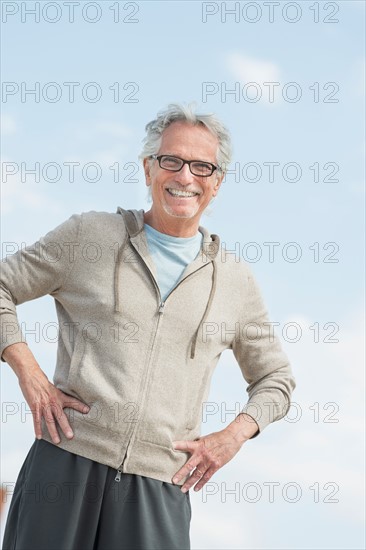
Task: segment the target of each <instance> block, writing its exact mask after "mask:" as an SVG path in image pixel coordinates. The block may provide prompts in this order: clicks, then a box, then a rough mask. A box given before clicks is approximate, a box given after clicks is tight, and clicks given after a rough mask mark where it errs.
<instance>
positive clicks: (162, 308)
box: [159, 302, 165, 313]
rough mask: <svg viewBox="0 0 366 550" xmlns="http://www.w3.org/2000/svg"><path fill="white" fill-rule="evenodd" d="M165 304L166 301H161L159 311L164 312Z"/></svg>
mask: <svg viewBox="0 0 366 550" xmlns="http://www.w3.org/2000/svg"><path fill="white" fill-rule="evenodd" d="M164 306H165V303H164V302H160V306H159V313H164Z"/></svg>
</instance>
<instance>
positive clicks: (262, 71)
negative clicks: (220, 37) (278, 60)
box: [227, 52, 280, 85]
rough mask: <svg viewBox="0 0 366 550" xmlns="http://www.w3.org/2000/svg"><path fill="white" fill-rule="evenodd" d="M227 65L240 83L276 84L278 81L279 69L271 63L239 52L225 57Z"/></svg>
mask: <svg viewBox="0 0 366 550" xmlns="http://www.w3.org/2000/svg"><path fill="white" fill-rule="evenodd" d="M227 65H228V68H229V70H230V71H231V73H232V74H233V76H234V77H235V78H237V79H238V80H240V82H241V83H243V84H245V83H247V82H257V83H258V84H261V85H262V84H263V82H278V81H279V80H280V68H279V66H278V65H276V64H275V63H272V62H271V61H265V60H263V59H257V58H253V57H249V56H248V55H244V54H242V53H239V52H231V53H229V54H228V55H227Z"/></svg>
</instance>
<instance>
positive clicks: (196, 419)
mask: <svg viewBox="0 0 366 550" xmlns="http://www.w3.org/2000/svg"><path fill="white" fill-rule="evenodd" d="M209 374H210V371H209V369H208V368H206V369H205V372H204V373H202V378H201V381H200V383H199V384H197V385H196V386H195V385H194V384H191V385H189V386H188V388H187V408H186V410H187V422H186V429H187V430H193V429H194V428H195V427H196V425H197V423H198V425H199V426H200V425H201V423H202V401H203V396H204V394H205V390H206V389H207V383H208V377H209Z"/></svg>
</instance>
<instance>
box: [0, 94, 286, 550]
mask: <svg viewBox="0 0 366 550" xmlns="http://www.w3.org/2000/svg"><path fill="white" fill-rule="evenodd" d="M146 132H147V135H146V138H145V140H144V148H143V152H142V155H141V158H142V159H143V166H144V171H145V177H146V184H147V186H149V188H150V189H151V197H152V206H151V208H150V210H148V211H147V212H145V211H144V210H134V209H132V210H124V209H122V208H118V210H117V212H116V213H115V214H113V213H106V212H96V211H91V212H86V213H82V214H74V215H73V216H71V217H70V218H69V219H68V220H67V221H65V222H64V223H62V224H61V225H59V226H58V227H56V228H55V229H54V230H52V231H50V232H49V233H47V234H46V235H45V236H44V237H42V238H41V239H40V240H39V241H37V242H36V243H35V244H34V245H32V246H30V247H27V248H25V249H23V250H21V251H19V252H17V253H16V254H14V255H12V256H10V257H9V258H7V259H6V262H5V263H4V264H3V266H2V270H1V271H2V284H1V294H2V295H1V313H2V319H3V320H2V323H3V328H2V347H1V352H2V360H3V361H4V360H5V361H6V362H7V363H8V364H9V365H10V366H11V367H12V369H13V370H14V371H15V373H16V375H17V376H18V379H19V384H20V388H21V391H22V392H23V395H24V398H25V400H26V401H27V403H28V405H29V407H30V409H31V410H32V414H33V420H34V429H35V435H36V439H35V441H34V443H33V445H32V447H31V448H30V450H29V452H28V455H27V457H26V459H25V462H24V464H23V466H22V468H21V471H20V473H19V476H18V479H17V482H16V486H15V490H14V495H13V498H12V501H11V505H10V509H9V515H8V519H7V525H6V529H5V538H4V546H3V548H4V550H10V549H12V550H80V549H84V550H123V549H129V550H130V549H159V550H162V549H170V550H172V549H179V550H181V549H185V548H190V539H189V528H190V521H191V506H190V497H189V489H190V488H191V487H194V490H199V489H201V488H202V487H203V486H204V484H205V483H207V481H208V480H210V479H211V478H212V476H213V474H214V473H215V472H216V471H217V470H218V469H219V468H221V467H222V466H224V465H225V464H226V463H227V462H229V461H230V460H231V459H232V458H233V457H234V456H235V455H236V454H237V453H238V451H239V450H240V448H241V447H242V445H243V443H244V442H246V441H247V440H248V439H250V438H253V437H254V436H256V435H258V433H259V432H260V431H262V430H263V429H264V428H265V427H266V426H267V425H268V424H269V423H270V422H273V421H275V420H278V419H280V418H282V417H283V416H284V415H285V414H286V412H287V410H288V407H289V405H290V397H291V393H292V390H293V389H294V386H295V382H294V378H293V375H292V372H291V368H290V365H289V362H288V359H287V357H286V355H285V354H284V352H283V351H282V349H281V346H280V343H279V341H278V339H277V338H276V336H274V335H273V334H272V333H271V330H270V324H269V323H268V318H267V313H266V310H265V307H264V305H263V301H262V299H261V296H260V292H259V290H258V287H257V285H256V283H255V281H254V279H253V275H252V273H251V271H250V270H249V268H248V266H247V265H246V263H245V262H243V261H241V262H238V261H237V260H238V258H236V257H235V256H234V255H233V254H232V253H230V252H229V251H228V252H226V251H225V250H224V248H223V246H222V245H220V240H219V237H218V236H217V235H215V234H210V233H209V232H208V231H207V230H206V229H205V228H204V227H202V226H200V225H199V223H200V218H201V215H202V214H203V212H204V211H205V209H206V207H207V206H208V205H209V203H210V202H211V201H212V199H213V198H214V197H216V195H217V193H218V191H219V188H220V185H221V183H222V180H223V177H224V174H225V167H226V166H227V165H228V163H229V161H230V137H229V134H228V132H227V130H226V128H225V127H224V126H223V124H222V123H221V122H220V121H219V120H218V119H217V118H216V117H215V116H213V115H198V114H196V113H195V112H194V110H193V109H192V108H191V107H190V106H182V105H178V104H171V105H169V106H168V108H167V109H166V110H164V111H161V112H160V113H158V116H157V118H156V119H155V120H153V121H152V122H150V123H149V124H147V126H146ZM239 238H240V237H239ZM46 294H50V295H51V296H53V298H54V300H55V305H56V310H57V315H58V321H59V328H60V333H59V341H58V350H57V363H56V368H55V373H54V377H53V383H51V382H50V381H49V380H48V378H47V377H46V375H45V374H44V372H43V371H42V370H41V367H40V365H39V364H38V362H37V360H36V359H35V357H34V356H33V354H32V352H31V351H30V349H29V347H28V346H27V344H26V343H25V341H24V337H23V335H22V333H21V331H20V328H19V324H18V320H17V316H16V305H18V304H21V303H23V302H26V301H28V300H32V299H35V298H38V297H40V296H43V295H46ZM225 349H232V351H233V353H234V356H235V358H236V360H237V362H238V365H239V367H240V369H241V372H242V374H243V377H244V378H245V380H246V382H247V383H248V387H247V391H248V394H249V399H248V402H247V403H246V405H245V406H244V408H243V409H242V411H241V412H240V414H239V415H238V416H237V417H236V419H234V420H233V421H232V422H231V423H229V424H228V425H227V426H226V427H223V428H222V429H219V431H217V432H214V433H211V434H208V435H201V406H202V403H203V401H204V400H205V399H206V398H207V396H208V392H209V385H210V380H211V376H212V373H213V371H214V368H215V366H216V364H217V362H218V360H219V358H220V355H221V353H222V352H223V351H224V350H225Z"/></svg>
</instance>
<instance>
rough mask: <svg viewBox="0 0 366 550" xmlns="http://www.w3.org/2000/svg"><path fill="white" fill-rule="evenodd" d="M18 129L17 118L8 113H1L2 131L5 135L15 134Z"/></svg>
mask: <svg viewBox="0 0 366 550" xmlns="http://www.w3.org/2000/svg"><path fill="white" fill-rule="evenodd" d="M16 131H17V125H16V122H15V118H14V117H13V116H11V115H8V114H4V113H3V114H2V115H1V133H2V135H3V136H6V135H14V134H15V133H16Z"/></svg>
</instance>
